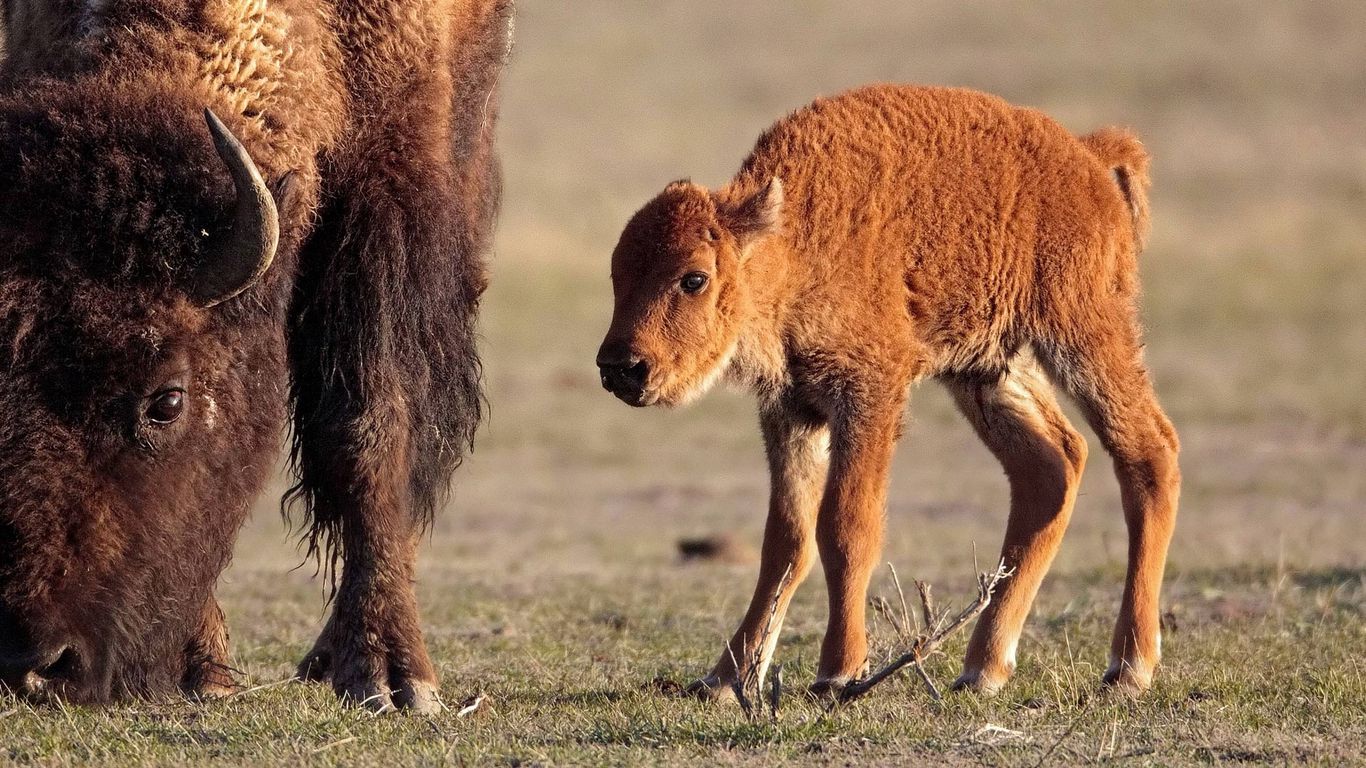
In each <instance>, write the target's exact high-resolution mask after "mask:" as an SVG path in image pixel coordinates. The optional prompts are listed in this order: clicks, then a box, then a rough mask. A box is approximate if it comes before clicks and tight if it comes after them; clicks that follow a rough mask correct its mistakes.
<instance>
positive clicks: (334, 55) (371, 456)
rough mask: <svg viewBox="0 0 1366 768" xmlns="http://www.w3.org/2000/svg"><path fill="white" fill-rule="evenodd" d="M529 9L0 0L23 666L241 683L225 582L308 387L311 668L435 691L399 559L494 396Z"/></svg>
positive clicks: (2, 534) (28, 683)
mask: <svg viewBox="0 0 1366 768" xmlns="http://www.w3.org/2000/svg"><path fill="white" fill-rule="evenodd" d="M510 5H511V0H279V1H278V2H277V1H272V2H270V3H267V2H266V1H265V0H203V1H201V2H190V1H189V0H83V1H82V2H76V1H75V0H51V1H50V2H34V1H32V0H9V1H8V2H5V3H4V4H3V11H4V25H5V31H6V33H7V39H6V41H5V48H6V58H5V59H4V61H3V64H2V65H0V413H3V418H2V419H0V681H3V683H4V684H5V685H7V686H8V687H9V688H11V689H13V690H15V691H17V692H19V693H21V694H24V695H28V696H30V697H34V698H46V697H48V696H51V695H58V696H63V697H68V698H71V699H75V700H83V701H101V700H105V699H108V698H110V697H114V696H119V695H154V694H160V693H163V692H168V691H173V690H175V689H177V688H180V689H183V690H186V691H191V692H198V693H214V692H219V691H222V690H224V689H225V688H227V687H229V686H230V685H231V684H232V679H231V677H230V675H229V674H228V673H227V669H228V667H227V663H228V657H227V634H226V629H225V627H224V623H223V618H222V614H221V612H220V611H219V609H218V606H217V603H216V602H215V600H214V597H213V587H214V583H215V581H216V579H217V576H218V574H219V573H220V572H221V571H222V569H223V568H224V567H225V565H226V564H227V562H228V559H229V557H230V555H231V552H232V543H233V539H234V538H235V535H236V532H237V530H238V528H239V527H240V525H241V523H242V521H243V519H244V517H245V515H246V512H247V510H248V508H249V506H250V504H251V502H252V500H253V498H254V497H255V496H256V495H257V493H258V492H259V490H260V488H261V486H262V483H263V481H264V480H265V478H266V476H267V474H268V472H269V470H270V469H271V467H272V466H273V464H274V457H275V455H276V452H277V450H278V445H279V442H280V437H281V435H282V434H283V430H284V427H285V423H286V418H287V415H288V414H289V412H290V407H291V406H292V413H293V427H294V430H293V432H294V459H295V466H296V469H297V472H298V485H297V487H296V489H295V491H294V494H293V498H294V499H296V501H297V503H298V505H299V506H301V508H302V509H304V510H306V513H307V514H308V516H309V520H310V529H311V534H310V539H309V540H310V542H311V543H312V545H313V547H314V549H315V551H318V552H319V554H320V556H322V557H324V558H325V559H327V561H328V562H329V563H330V562H334V561H333V560H332V558H333V557H340V558H341V559H342V561H343V565H342V569H341V575H340V578H339V581H338V584H337V593H336V604H335V607H334V610H333V614H332V617H331V619H330V620H329V621H328V623H327V626H326V628H325V629H324V631H323V633H322V635H321V637H320V638H319V641H318V643H317V646H316V647H315V648H314V649H313V651H312V652H311V653H310V654H309V656H308V657H307V659H306V660H305V662H304V665H303V672H304V673H305V674H307V675H308V676H310V677H312V678H315V679H330V680H331V682H332V684H333V686H334V687H335V688H336V690H337V691H338V693H340V694H342V695H344V696H347V697H349V698H351V699H353V700H355V701H364V702H367V703H368V704H370V705H371V706H375V707H388V706H391V705H397V706H405V705H407V706H414V707H418V708H429V707H432V706H434V705H435V703H436V702H435V700H434V691H435V684H436V676H435V672H434V669H433V667H432V664H431V662H430V660H429V659H428V656H427V652H426V650H425V647H424V644H423V640H422V635H421V632H420V629H419V626H418V614H417V607H416V604H415V601H414V596H413V588H412V580H413V563H414V558H415V547H416V545H417V540H418V536H419V533H420V530H421V528H422V525H423V524H424V523H425V522H426V521H427V520H428V519H429V518H430V516H431V514H432V512H433V510H434V508H435V507H436V506H437V504H438V503H439V502H440V499H441V496H442V493H443V490H444V488H445V485H446V482H447V480H448V477H449V475H450V473H451V472H452V470H453V469H454V467H455V466H456V464H457V463H458V462H459V460H460V457H461V455H462V451H463V449H464V447H465V446H466V445H467V444H468V443H469V441H470V439H471V436H472V433H473V431H474V429H475V426H476V424H477V423H478V420H479V415H480V391H479V367H478V361H477V358H476V356H475V339H474V316H475V310H476V307H477V303H478V299H479V295H480V293H481V291H482V289H483V287H484V281H485V277H484V269H483V266H482V258H481V257H482V251H483V249H484V245H485V242H486V240H487V237H488V234H489V230H490V228H491V224H492V219H493V215H494V209H495V206H496V202H497V197H498V179H497V168H496V164H495V159H494V156H493V149H492V141H493V135H492V130H493V128H492V126H493V119H494V109H495V99H494V90H495V82H496V78H497V74H498V72H499V70H500V68H501V65H502V62H503V59H504V58H505V55H506V52H507V49H508V43H509V40H508V34H509V24H510V14H511V8H510ZM220 119H221V122H220ZM206 121H207V122H206ZM239 140H240V143H239Z"/></svg>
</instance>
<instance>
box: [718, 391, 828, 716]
mask: <svg viewBox="0 0 1366 768" xmlns="http://www.w3.org/2000/svg"><path fill="white" fill-rule="evenodd" d="M760 423H761V425H762V427H763V433H764V447H765V450H766V451H767V453H768V466H769V474H770V483H771V487H770V491H769V502H768V522H767V524H766V525H765V526H764V547H763V553H762V555H761V559H760V565H759V583H758V584H757V585H756V586H755V587H754V597H753V598H752V599H751V601H750V604H749V611H748V612H746V613H745V618H744V620H743V621H741V622H740V628H739V629H738V630H736V632H735V636H734V637H732V638H731V640H730V644H729V645H728V646H727V647H726V648H725V649H724V650H722V652H721V658H720V660H719V661H717V662H716V667H715V668H714V669H712V671H711V673H710V674H709V675H707V676H706V677H705V678H703V679H701V680H699V681H697V682H696V683H693V685H692V687H691V690H692V691H693V692H695V693H698V694H701V695H704V696H709V697H718V696H719V697H726V696H730V695H732V687H731V686H732V684H733V683H734V682H735V680H736V678H737V670H736V662H737V661H738V662H739V663H740V664H741V665H745V664H748V663H751V662H752V660H753V659H754V658H755V652H756V650H757V651H758V659H759V670H758V680H759V681H760V682H761V683H762V682H763V679H764V675H765V674H766V673H767V671H768V665H769V662H770V661H771V660H772V658H773V650H774V648H775V647H777V644H778V633H779V631H780V630H781V629H782V625H783V617H784V616H785V615H786V613H787V606H788V603H789V602H791V600H792V595H793V594H794V593H795V592H796V591H797V586H798V585H799V584H801V583H802V580H804V579H805V578H806V575H807V574H808V573H809V572H810V571H811V565H812V564H813V562H814V561H815V555H816V547H815V529H816V509H817V506H818V505H819V503H820V496H821V489H822V488H824V487H825V477H826V473H827V471H828V468H829V455H828V449H827V445H828V437H829V430H828V429H827V428H826V426H825V425H824V424H822V423H817V422H814V421H812V420H811V418H810V416H807V415H799V413H798V412H797V411H795V410H794V409H792V408H789V407H786V406H784V405H774V406H770V407H767V408H765V409H764V410H763V411H762V412H761V413H760ZM770 617H771V626H770ZM766 631H767V633H768V634H767V643H766V644H765V646H764V647H763V648H757V645H758V643H759V641H760V640H761V639H762V638H764V637H765V632H766Z"/></svg>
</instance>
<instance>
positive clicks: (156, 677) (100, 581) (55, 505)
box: [0, 104, 288, 702]
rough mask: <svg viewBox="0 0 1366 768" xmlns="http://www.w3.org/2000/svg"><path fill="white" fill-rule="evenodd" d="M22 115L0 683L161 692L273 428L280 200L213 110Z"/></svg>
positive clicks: (8, 305) (86, 695) (10, 241)
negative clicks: (273, 271) (271, 311)
mask: <svg viewBox="0 0 1366 768" xmlns="http://www.w3.org/2000/svg"><path fill="white" fill-rule="evenodd" d="M151 108H152V107H149V109H151ZM36 110H37V108H35V110H34V111H28V110H26V109H23V108H17V107H15V105H13V104H6V105H4V109H3V110H0V145H3V149H0V187H3V191H0V688H8V689H9V690H11V691H14V692H16V693H18V694H20V695H22V696H25V697H27V698H30V699H34V700H46V699H51V698H55V697H60V698H63V699H67V700H72V701H78V702H98V701H103V700H107V699H110V698H114V697H118V696H120V695H125V694H139V695H153V694H159V693H170V692H173V691H175V690H176V689H177V688H178V687H181V686H182V685H185V684H186V683H185V681H186V680H187V679H189V678H192V677H193V676H194V675H195V670H194V669H192V667H193V665H194V664H195V659H196V658H197V656H196V650H195V649H196V647H197V643H198V642H199V637H200V635H201V634H202V633H203V632H204V631H205V628H204V624H203V623H204V620H205V618H204V617H205V616H206V615H207V614H208V613H210V612H209V611H208V610H207V608H209V607H210V606H211V605H212V603H211V601H212V599H213V598H212V588H213V584H214V582H215V581H216V579H217V577H218V574H219V573H220V572H221V571H222V569H223V568H224V567H225V565H226V564H227V561H228V559H229V557H230V555H231V548H232V542H233V539H234V537H235V534H236V531H237V529H238V527H240V525H241V523H242V521H243V519H244V517H245V514H246V510H247V506H248V504H249V503H250V500H251V498H252V495H253V494H254V492H255V491H256V490H257V489H258V488H259V486H260V483H261V482H262V479H263V477H264V474H265V472H266V470H267V469H268V468H269V467H270V466H271V464H272V462H271V457H272V454H273V452H274V450H275V449H276V447H277V446H278V441H279V435H280V430H281V427H282V423H283V418H284V403H285V397H284V394H283V388H284V386H285V381H284V376H283V339H282V332H281V331H279V330H277V329H270V325H264V326H263V325H262V324H261V321H260V320H259V319H255V320H254V319H253V311H252V307H253V306H254V307H260V306H262V305H268V302H266V301H265V300H264V294H263V293H262V291H264V290H265V289H264V287H263V286H261V285H258V283H263V282H266V281H262V280H261V278H262V276H263V275H264V274H265V272H266V270H267V268H268V267H270V265H271V261H272V259H273V257H274V254H275V250H276V245H277V239H278V236H279V224H278V219H277V209H276V203H275V198H274V196H273V194H272V192H271V191H270V190H269V189H268V187H267V185H266V184H265V182H264V181H263V180H262V177H261V175H260V173H259V172H258V170H257V168H256V167H255V165H254V163H253V162H252V159H251V158H250V157H249V156H248V154H247V153H246V151H245V150H244V149H243V148H242V147H241V145H240V144H238V142H237V140H236V139H235V138H234V137H233V135H232V134H231V133H230V132H229V131H228V129H227V128H226V127H224V126H223V124H222V123H220V122H218V120H217V118H215V117H214V116H213V115H212V114H207V115H206V116H205V117H206V118H207V120H208V125H207V129H206V126H205V123H204V122H203V121H202V120H201V119H200V116H199V115H196V114H193V113H187V114H184V115H182V116H181V119H180V120H179V121H178V122H179V125H176V126H175V127H176V128H178V130H169V131H168V130H167V129H166V118H165V114H164V112H163V113H160V114H157V115H155V117H156V118H158V119H151V118H152V117H153V115H141V116H139V115H132V116H130V124H132V125H146V126H148V127H147V128H146V129H145V131H146V132H145V133H140V132H139V130H137V129H134V130H130V131H128V132H127V133H126V134H125V135H123V136H121V137H120V140H119V142H117V143H111V142H110V141H109V140H108V138H107V134H106V133H105V132H104V131H103V129H102V127H101V125H99V124H98V123H97V122H95V121H97V120H98V118H97V117H89V118H85V117H79V116H73V115H76V113H63V112H62V111H61V110H49V111H47V112H45V113H38V112H37V111H36ZM138 118H144V120H142V121H140V122H136V123H135V122H133V121H134V120H137V119H138ZM83 121H88V122H83ZM157 126H161V128H160V129H158V128H157ZM98 144H103V146H101V148H100V152H101V153H102V154H95V155H90V154H84V153H85V152H88V150H89V149H90V148H91V147H93V146H96V145H98ZM80 156H85V157H87V159H88V160H89V163H90V164H89V165H88V166H87V167H85V168H83V169H82V168H65V169H63V168H61V167H60V166H59V164H60V163H62V162H70V161H72V159H73V158H75V157H80ZM284 186H288V183H287V182H286V183H285V185H284ZM83 195H84V196H83ZM248 290H252V291H253V294H251V295H252V296H253V297H254V301H251V302H248V301H247V300H246V298H245V297H244V300H243V301H237V302H231V303H227V304H224V302H225V301H226V300H228V299H230V298H232V297H234V296H237V295H238V294H240V293H242V292H244V291H248ZM220 305H221V306H220ZM256 314H261V315H262V316H263V317H265V315H264V314H262V313H261V312H260V310H259V309H257V310H256ZM266 320H267V321H269V320H270V319H269V317H266ZM271 324H273V325H279V323H278V321H273V322H271ZM213 613H214V615H216V611H214V612H213ZM213 629H215V630H217V629H218V627H217V626H215V627H214V628H213Z"/></svg>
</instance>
